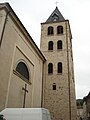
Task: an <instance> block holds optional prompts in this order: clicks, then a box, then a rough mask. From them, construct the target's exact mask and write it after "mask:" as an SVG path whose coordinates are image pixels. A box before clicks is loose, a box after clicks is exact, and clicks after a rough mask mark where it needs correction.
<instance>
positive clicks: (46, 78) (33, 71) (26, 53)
mask: <svg viewBox="0 0 90 120" xmlns="http://www.w3.org/2000/svg"><path fill="white" fill-rule="evenodd" d="M6 107H9V108H22V107H27V108H32V107H33V108H38V107H44V108H47V109H49V111H50V113H51V118H52V120H76V98H75V81H74V68H73V53H72V34H71V29H70V24H69V20H65V18H64V17H63V16H62V14H61V13H60V11H59V9H58V7H56V8H55V10H54V11H53V12H52V14H51V15H50V16H49V18H48V19H47V20H46V22H44V23H41V41H40V49H39V48H38V47H37V45H36V44H35V42H34V40H33V39H32V37H31V36H30V34H29V33H28V31H27V30H26V28H25V27H24V26H23V24H22V23H21V21H20V20H19V18H18V17H17V15H16V14H15V12H14V11H13V9H12V8H11V6H10V5H9V3H1V4H0V111H1V110H3V109H4V108H6Z"/></svg>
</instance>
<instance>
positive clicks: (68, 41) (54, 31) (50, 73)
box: [40, 7, 76, 120]
mask: <svg viewBox="0 0 90 120" xmlns="http://www.w3.org/2000/svg"><path fill="white" fill-rule="evenodd" d="M40 48H41V51H42V53H43V54H44V56H45V57H46V60H47V61H46V62H45V64H44V75H43V93H42V96H43V98H42V107H44V108H47V109H49V111H50V113H51V118H52V120H76V98H75V82H74V68H73V53H72V34H71V29H70V24H69V20H65V18H64V17H63V16H62V14H61V13H60V11H59V9H58V7H56V8H55V10H54V11H53V13H52V14H51V15H50V16H49V18H48V19H47V20H46V22H45V23H41V44H40Z"/></svg>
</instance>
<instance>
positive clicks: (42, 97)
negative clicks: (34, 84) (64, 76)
mask: <svg viewBox="0 0 90 120" xmlns="http://www.w3.org/2000/svg"><path fill="white" fill-rule="evenodd" d="M44 64H45V61H44V62H43V65H42V94H41V108H42V107H43V99H44V96H43V95H44V85H43V82H44V70H45V69H44V67H45V65H44Z"/></svg>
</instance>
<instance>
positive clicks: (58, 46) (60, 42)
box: [57, 40, 62, 49]
mask: <svg viewBox="0 0 90 120" xmlns="http://www.w3.org/2000/svg"><path fill="white" fill-rule="evenodd" d="M57 49H62V41H61V40H59V41H58V42H57Z"/></svg>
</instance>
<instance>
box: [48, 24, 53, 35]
mask: <svg viewBox="0 0 90 120" xmlns="http://www.w3.org/2000/svg"><path fill="white" fill-rule="evenodd" d="M48 35H53V27H52V26H50V27H48Z"/></svg>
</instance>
